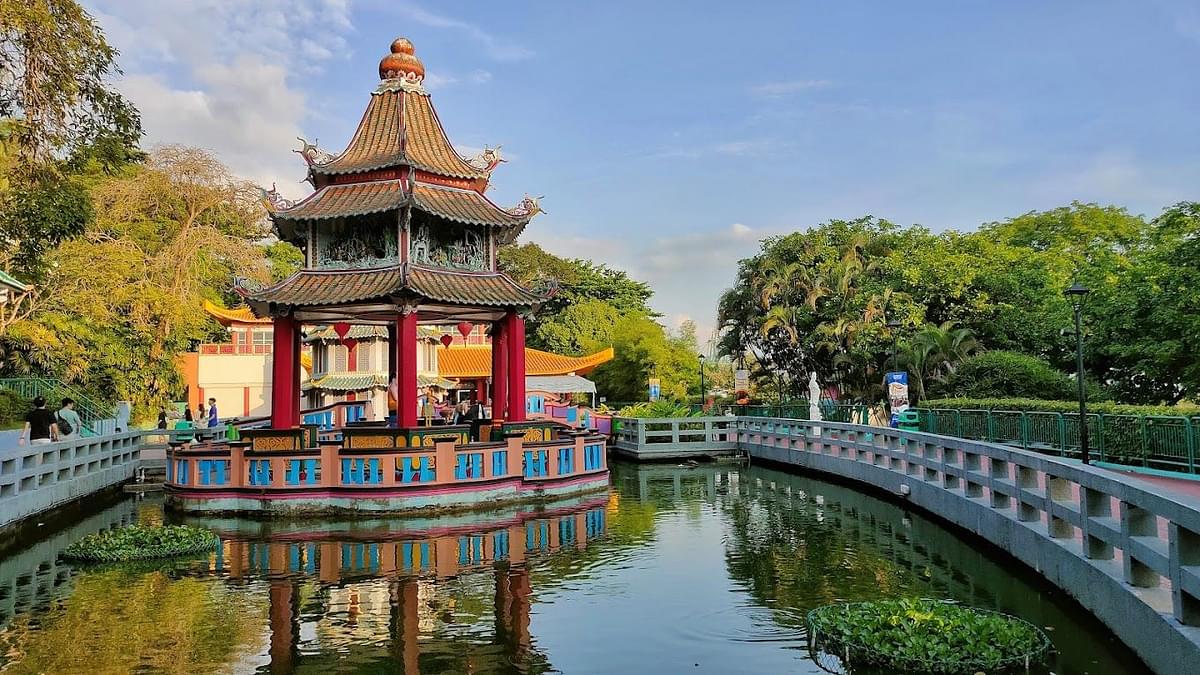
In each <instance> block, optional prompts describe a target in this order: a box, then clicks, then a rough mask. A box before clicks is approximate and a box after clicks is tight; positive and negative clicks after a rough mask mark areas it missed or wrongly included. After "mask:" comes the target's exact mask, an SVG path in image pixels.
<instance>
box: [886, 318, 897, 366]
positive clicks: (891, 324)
mask: <svg viewBox="0 0 1200 675" xmlns="http://www.w3.org/2000/svg"><path fill="white" fill-rule="evenodd" d="M887 327H888V329H890V330H891V332H892V368H896V367H897V366H898V365H899V364H898V361H897V359H896V350H897V343H898V341H899V339H900V321H899V320H898V319H892V320H891V321H888V322H887Z"/></svg>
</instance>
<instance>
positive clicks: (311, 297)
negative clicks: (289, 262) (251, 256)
mask: <svg viewBox="0 0 1200 675" xmlns="http://www.w3.org/2000/svg"><path fill="white" fill-rule="evenodd" d="M405 295H411V296H415V297H416V298H420V299H425V300H432V301H434V302H442V303H449V304H461V305H484V306H491V307H531V306H534V305H537V304H540V303H541V302H542V301H543V300H545V298H544V297H542V296H541V295H538V294H536V293H534V292H532V291H530V290H528V289H525V288H522V287H521V286H520V285H519V284H517V282H515V281H513V280H512V279H511V278H510V277H509V276H508V275H507V274H504V273H503V272H459V271H454V270H444V269H437V268H432V267H421V266H418V265H394V266H391V267H384V268H374V269H362V270H301V271H299V272H296V273H295V274H293V275H292V276H290V277H288V278H287V279H284V280H283V281H281V282H279V283H278V284H275V285H274V286H271V287H269V288H265V289H262V290H260V291H254V292H251V293H249V294H247V300H249V302H250V303H251V305H252V306H253V305H255V304H258V305H259V307H256V308H255V311H256V312H259V311H260V308H261V307H263V306H265V305H269V304H275V305H284V306H295V307H304V306H320V305H343V304H349V303H356V302H364V301H369V300H384V301H388V300H390V299H391V298H393V297H396V296H405ZM260 313H262V314H264V315H265V314H267V312H266V311H262V312H260Z"/></svg>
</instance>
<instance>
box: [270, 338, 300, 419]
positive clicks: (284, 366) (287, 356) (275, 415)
mask: <svg viewBox="0 0 1200 675" xmlns="http://www.w3.org/2000/svg"><path fill="white" fill-rule="evenodd" d="M272 324H273V325H274V334H273V337H272V343H273V344H272V354H271V428H272V429H290V428H292V427H293V426H295V422H293V421H292V413H293V412H294V406H293V405H292V399H293V398H294V399H296V400H297V401H299V400H300V391H299V388H298V387H297V388H296V389H295V390H293V389H292V387H293V386H295V385H294V381H295V379H296V377H297V375H296V374H294V373H293V372H292V370H293V369H294V368H295V365H296V358H295V355H294V353H293V351H294V349H295V345H296V338H297V336H298V335H299V331H297V330H296V320H295V319H293V318H292V317H290V316H287V317H279V318H277V319H275V320H274V321H273V322H272Z"/></svg>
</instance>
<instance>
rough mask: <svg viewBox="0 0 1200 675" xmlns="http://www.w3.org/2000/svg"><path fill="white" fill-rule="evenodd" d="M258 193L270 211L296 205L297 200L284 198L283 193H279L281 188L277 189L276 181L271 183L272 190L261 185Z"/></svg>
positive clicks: (282, 209) (273, 211) (264, 205)
mask: <svg viewBox="0 0 1200 675" xmlns="http://www.w3.org/2000/svg"><path fill="white" fill-rule="evenodd" d="M258 193H259V198H260V200H261V201H262V205H263V207H264V208H266V209H267V211H268V212H270V213H275V212H276V211H285V210H287V209H290V208H292V207H293V206H295V205H296V202H294V201H292V200H290V199H284V197H283V195H281V194H279V190H276V189H275V184H274V183H271V189H270V190H266V189H263V188H261V187H260V188H258Z"/></svg>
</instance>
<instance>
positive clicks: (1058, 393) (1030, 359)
mask: <svg viewBox="0 0 1200 675" xmlns="http://www.w3.org/2000/svg"><path fill="white" fill-rule="evenodd" d="M1087 384H1088V387H1087V394H1088V400H1100V399H1102V398H1103V394H1102V392H1101V389H1100V387H1099V386H1096V384H1095V383H1093V382H1091V381H1089V382H1088V383H1087ZM929 389H930V393H931V394H933V395H935V396H938V397H942V398H949V397H954V398H996V397H1007V398H1035V399H1047V400H1055V401H1073V400H1075V399H1076V398H1077V397H1078V396H1079V393H1078V389H1077V387H1076V384H1075V380H1074V379H1072V378H1071V377H1070V376H1068V375H1067V374H1066V373H1064V372H1062V371H1060V370H1056V369H1055V368H1054V367H1053V366H1051V365H1050V364H1049V363H1048V362H1046V361H1043V360H1041V359H1039V358H1037V357H1034V356H1030V355H1028V354H1020V353H1017V352H1006V351H992V352H983V353H982V354H977V355H975V356H972V357H970V358H968V359H965V360H963V362H962V363H960V364H958V366H957V367H956V368H955V369H954V372H953V373H951V374H950V376H949V377H947V378H946V381H945V382H944V383H937V382H932V383H930V386H929Z"/></svg>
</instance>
